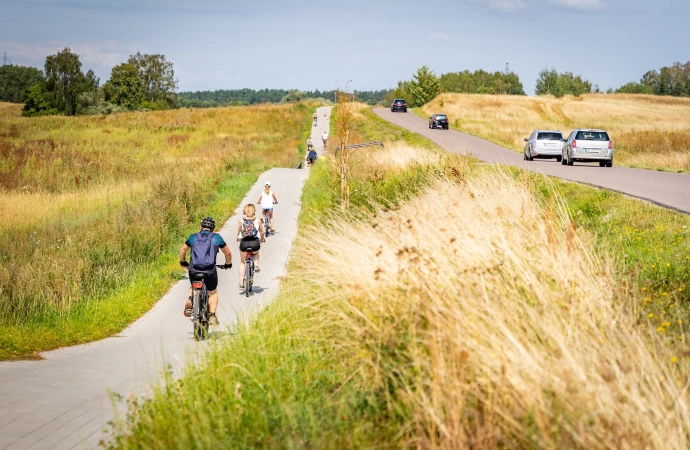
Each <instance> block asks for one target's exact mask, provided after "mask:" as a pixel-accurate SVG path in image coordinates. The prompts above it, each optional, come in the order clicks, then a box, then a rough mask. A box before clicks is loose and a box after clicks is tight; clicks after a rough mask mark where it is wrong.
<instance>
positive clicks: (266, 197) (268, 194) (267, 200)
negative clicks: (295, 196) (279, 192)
mask: <svg viewBox="0 0 690 450" xmlns="http://www.w3.org/2000/svg"><path fill="white" fill-rule="evenodd" d="M256 202H257V203H258V204H259V205H261V209H263V210H264V211H268V217H270V219H271V230H273V232H274V233H275V232H276V227H275V224H274V222H273V205H274V204H277V203H278V199H277V198H276V195H275V194H274V193H273V190H272V189H271V182H270V181H266V183H265V184H264V190H263V191H261V196H260V197H259V200H257V201H256Z"/></svg>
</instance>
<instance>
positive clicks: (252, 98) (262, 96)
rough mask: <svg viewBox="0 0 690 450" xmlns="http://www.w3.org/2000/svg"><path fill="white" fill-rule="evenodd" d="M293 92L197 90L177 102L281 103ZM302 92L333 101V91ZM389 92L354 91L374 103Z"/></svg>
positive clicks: (190, 104)
mask: <svg viewBox="0 0 690 450" xmlns="http://www.w3.org/2000/svg"><path fill="white" fill-rule="evenodd" d="M290 92H293V90H286V89H261V90H258V91H255V90H253V89H232V90H217V91H198V92H180V93H179V95H178V97H179V103H180V106H182V107H186V108H190V107H191V108H216V107H218V106H244V105H255V104H258V103H281V102H283V99H286V97H287V96H288V95H289V94H290ZM301 92H303V93H304V98H305V99H320V98H322V99H325V100H330V101H334V99H335V91H320V90H318V89H317V90H315V91H301ZM388 92H390V91H389V90H381V91H355V93H354V95H355V100H357V101H361V102H364V103H368V104H372V105H373V104H376V103H379V102H381V101H382V100H383V99H384V97H385V96H386V95H387V94H388Z"/></svg>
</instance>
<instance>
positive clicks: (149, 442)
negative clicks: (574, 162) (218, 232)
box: [113, 111, 690, 449]
mask: <svg viewBox="0 0 690 450" xmlns="http://www.w3.org/2000/svg"><path fill="white" fill-rule="evenodd" d="M362 113H363V114H364V116H365V118H366V120H367V122H370V123H366V124H363V123H358V133H359V134H360V136H361V137H363V138H366V139H372V140H383V139H385V138H386V137H387V136H390V134H391V133H398V134H397V135H396V137H397V139H399V140H400V139H403V140H406V141H408V140H412V141H413V142H414V141H415V140H417V139H422V138H415V137H414V136H409V135H408V136H406V135H404V133H402V132H400V130H396V128H397V127H394V126H392V125H390V124H388V123H387V122H385V121H382V120H381V119H378V117H374V116H372V115H371V114H372V113H371V112H370V111H363V112H362ZM371 122H373V123H371ZM424 141H425V142H426V144H425V145H428V146H431V144H429V143H428V141H426V140H424ZM453 158H458V157H457V156H449V159H448V160H444V161H443V163H442V164H443V165H444V166H446V167H435V168H424V167H417V166H413V167H411V168H408V169H407V170H403V171H398V172H393V173H388V174H384V175H383V176H380V175H376V176H372V174H367V175H366V177H364V178H358V179H353V184H354V185H355V186H357V187H358V188H359V189H361V190H362V191H368V192H371V193H372V196H361V197H359V196H356V195H354V196H353V197H352V204H353V210H355V211H356V212H360V211H361V212H363V213H364V214H366V211H368V210H369V208H370V206H371V205H370V203H369V202H370V200H371V198H372V197H375V198H377V199H379V200H381V199H383V200H387V201H389V202H390V204H391V205H393V204H395V203H396V202H397V201H399V200H400V199H404V198H406V197H409V196H412V195H415V193H416V192H418V191H419V190H420V189H422V188H423V187H424V184H425V183H427V182H429V181H430V180H431V179H433V178H434V177H436V176H438V175H439V174H442V173H444V172H447V171H450V172H451V173H452V171H451V170H450V169H451V168H454V167H455V166H456V165H457V166H458V167H460V166H462V164H461V163H459V160H458V161H455V160H454V159H453ZM454 161H455V162H454ZM464 167H467V165H465V166H464ZM331 169H332V166H331V165H330V164H329V163H328V162H327V161H319V162H318V163H317V164H316V165H315V166H314V168H312V171H311V174H310V178H309V180H308V181H307V183H306V185H305V188H304V192H303V198H302V204H303V208H302V212H301V214H300V218H299V223H300V238H298V241H297V243H296V247H295V249H294V250H293V251H295V252H299V251H300V246H306V245H309V241H308V240H307V239H306V238H307V236H305V235H304V226H306V225H313V224H317V223H321V224H323V226H329V225H330V224H332V223H333V218H334V217H337V216H338V215H339V213H338V204H339V203H338V197H339V179H338V176H337V174H336V173H334V172H333V171H332V170H331ZM429 169H432V170H429ZM433 169H435V170H433ZM470 170H485V169H483V168H482V167H481V166H478V167H477V166H475V167H474V169H470ZM515 173H516V176H529V177H533V179H534V192H535V194H536V195H537V196H538V197H539V198H540V199H541V201H543V202H544V203H545V204H546V205H547V206H549V205H550V206H553V205H555V202H556V201H558V196H563V198H565V199H566V200H567V201H568V205H567V207H568V210H569V212H570V214H571V215H572V217H573V218H574V220H575V222H576V224H577V225H578V226H579V227H580V228H583V229H585V230H587V231H588V233H589V235H590V236H591V238H592V239H593V240H594V242H595V246H596V248H597V249H598V251H600V252H602V254H606V255H610V257H611V258H613V260H614V263H615V267H616V269H617V271H618V275H617V276H618V280H619V282H620V284H621V286H623V287H627V288H628V289H629V290H632V291H633V295H636V293H644V296H649V297H653V298H657V297H658V298H660V299H665V298H667V297H671V296H673V299H674V301H675V302H676V303H675V305H676V306H674V308H676V309H675V310H674V311H673V312H674V313H678V314H679V316H678V317H679V318H678V319H677V320H683V321H687V315H688V314H687V313H688V311H687V309H685V308H686V307H685V306H682V307H681V305H680V303H687V300H688V296H687V280H688V278H687V277H688V273H689V271H688V267H689V266H688V263H687V261H688V258H687V255H688V254H689V252H688V250H689V249H690V247H688V246H689V245H690V232H688V231H687V230H688V228H687V226H688V225H689V224H690V223H689V222H690V218H688V217H687V216H684V215H682V214H678V213H675V212H672V211H668V210H665V209H662V208H658V207H656V206H653V205H649V204H647V203H644V202H640V201H638V200H634V199H629V198H626V197H624V196H622V195H620V194H615V193H611V192H608V191H603V190H598V189H595V188H591V187H588V186H581V185H577V184H574V183H568V182H560V181H558V180H555V181H546V180H544V179H540V178H539V177H537V176H535V175H533V174H525V173H520V172H519V171H516V172H515ZM551 183H553V185H554V186H551V188H549V187H548V186H547V184H551ZM554 187H555V189H554ZM660 262H661V263H663V264H661V265H660V264H659V263H660ZM666 264H669V265H666ZM652 265H654V267H652ZM300 270H304V268H299V267H296V266H294V265H292V266H291V267H290V268H289V271H288V274H289V275H288V278H287V280H286V281H285V282H284V283H283V284H282V286H281V292H280V293H279V295H278V297H277V299H276V300H275V301H274V303H273V304H272V305H271V306H269V307H268V308H266V309H265V310H264V311H262V312H261V313H260V314H259V315H258V316H257V317H256V318H254V319H253V320H252V321H251V322H250V324H249V325H242V326H240V327H239V328H238V329H237V330H236V331H235V334H234V336H233V337H232V338H230V339H227V340H222V341H218V342H216V345H215V346H214V347H213V349H212V350H211V351H209V352H208V354H207V357H206V360H205V361H203V362H202V363H201V364H200V365H199V366H190V367H189V369H188V372H187V373H186V375H185V376H184V377H183V378H182V379H179V380H173V379H171V378H167V379H166V381H165V383H162V384H161V385H159V386H158V387H156V389H155V391H154V394H153V396H152V398H151V399H150V400H148V401H143V402H136V403H134V404H131V405H130V415H129V416H128V420H127V421H126V422H125V423H124V424H123V427H122V428H119V429H118V437H117V438H116V440H115V441H114V442H113V446H114V447H117V448H132V449H134V448H180V449H183V448H184V449H186V448H211V447H222V448H257V447H259V448H267V447H268V448H286V449H287V448H378V447H409V446H410V445H413V443H411V442H407V441H405V440H404V437H405V436H409V435H410V434H414V433H415V431H414V430H410V429H409V425H410V423H411V421H412V418H411V416H410V411H409V410H406V409H404V408H402V407H400V408H399V409H396V408H391V405H393V404H397V405H401V402H391V401H390V400H391V398H392V397H395V396H397V395H399V393H398V392H396V390H395V388H394V387H393V386H389V387H388V388H387V389H372V388H371V386H372V385H375V384H376V383H375V382H373V381H371V382H370V381H369V380H366V379H362V377H360V376H358V372H357V371H358V365H357V364H356V363H353V362H352V361H353V355H352V354H350V353H349V351H350V349H349V348H348V347H347V342H345V341H344V340H341V339H340V336H341V335H340V333H341V331H340V330H339V329H338V328H337V327H335V326H333V325H331V324H329V322H328V320H324V317H323V316H321V315H319V311H318V309H316V308H314V307H313V306H314V305H315V304H317V302H318V300H322V297H323V296H324V295H327V293H325V292H322V291H318V290H316V289H315V287H314V286H312V285H310V284H309V283H307V282H305V281H304V280H303V279H302V278H301V277H300ZM671 289H675V291H674V292H673V293H672V294H671V293H670V290H671ZM679 289H680V290H679ZM664 292H667V293H668V294H669V295H667V296H664V295H663V293H664ZM628 293H629V292H628ZM644 298H646V297H641V300H642V301H645V300H643V299H644ZM648 303H649V304H648V305H645V307H652V306H653V305H654V302H651V303H650V302H648ZM664 308H665V309H664ZM664 308H661V309H659V310H657V311H658V312H656V313H654V314H659V319H658V320H659V321H660V322H661V320H662V317H661V314H667V312H662V311H667V310H668V308H667V307H666V306H665V305H664ZM646 311H647V310H644V311H643V312H642V313H640V317H641V318H643V319H644V318H645V317H646V314H647V312H646ZM664 317H666V316H664ZM674 318H675V316H674ZM654 320H657V319H654ZM665 320H666V321H670V318H666V319H665ZM391 326H393V325H392V324H391ZM660 327H661V328H662V329H663V332H664V333H667V334H669V335H670V334H672V332H671V331H666V330H668V329H669V328H672V326H662V325H661V323H660ZM362 339H365V338H364V337H363V338H362ZM672 339H676V338H669V340H672ZM381 345H382V348H384V349H386V348H387V347H386V345H385V343H381ZM391 351H393V352H394V351H395V349H391ZM354 358H355V359H356V358H357V355H354ZM402 403H404V402H402ZM181 423H184V426H180V424H181Z"/></svg>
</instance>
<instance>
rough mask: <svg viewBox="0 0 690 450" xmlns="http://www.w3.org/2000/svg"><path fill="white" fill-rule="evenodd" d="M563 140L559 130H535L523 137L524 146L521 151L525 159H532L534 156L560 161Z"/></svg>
mask: <svg viewBox="0 0 690 450" xmlns="http://www.w3.org/2000/svg"><path fill="white" fill-rule="evenodd" d="M563 142H564V139H563V133H561V132H560V131H559V130H535V131H534V132H533V133H532V134H531V135H530V137H528V138H525V148H524V149H523V151H522V153H523V156H524V158H525V161H532V160H533V159H534V158H547V159H555V160H556V161H560V160H561V151H562V150H563Z"/></svg>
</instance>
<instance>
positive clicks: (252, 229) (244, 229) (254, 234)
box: [237, 203, 266, 289]
mask: <svg viewBox="0 0 690 450" xmlns="http://www.w3.org/2000/svg"><path fill="white" fill-rule="evenodd" d="M243 213H244V217H243V218H241V219H240V221H239V222H238V224H237V242H239V243H240V262H241V263H242V264H241V265H240V270H239V272H240V289H244V271H245V270H246V268H245V267H244V262H245V260H246V259H247V253H248V252H247V249H248V248H256V249H258V248H261V244H260V242H265V241H266V239H265V238H264V225H263V223H261V221H260V220H259V218H258V217H256V207H255V206H254V205H253V204H252V203H248V204H246V205H245V206H244V209H243ZM257 241H258V242H257ZM252 254H253V255H254V272H257V273H258V272H260V269H259V252H258V250H257V251H255V252H252Z"/></svg>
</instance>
